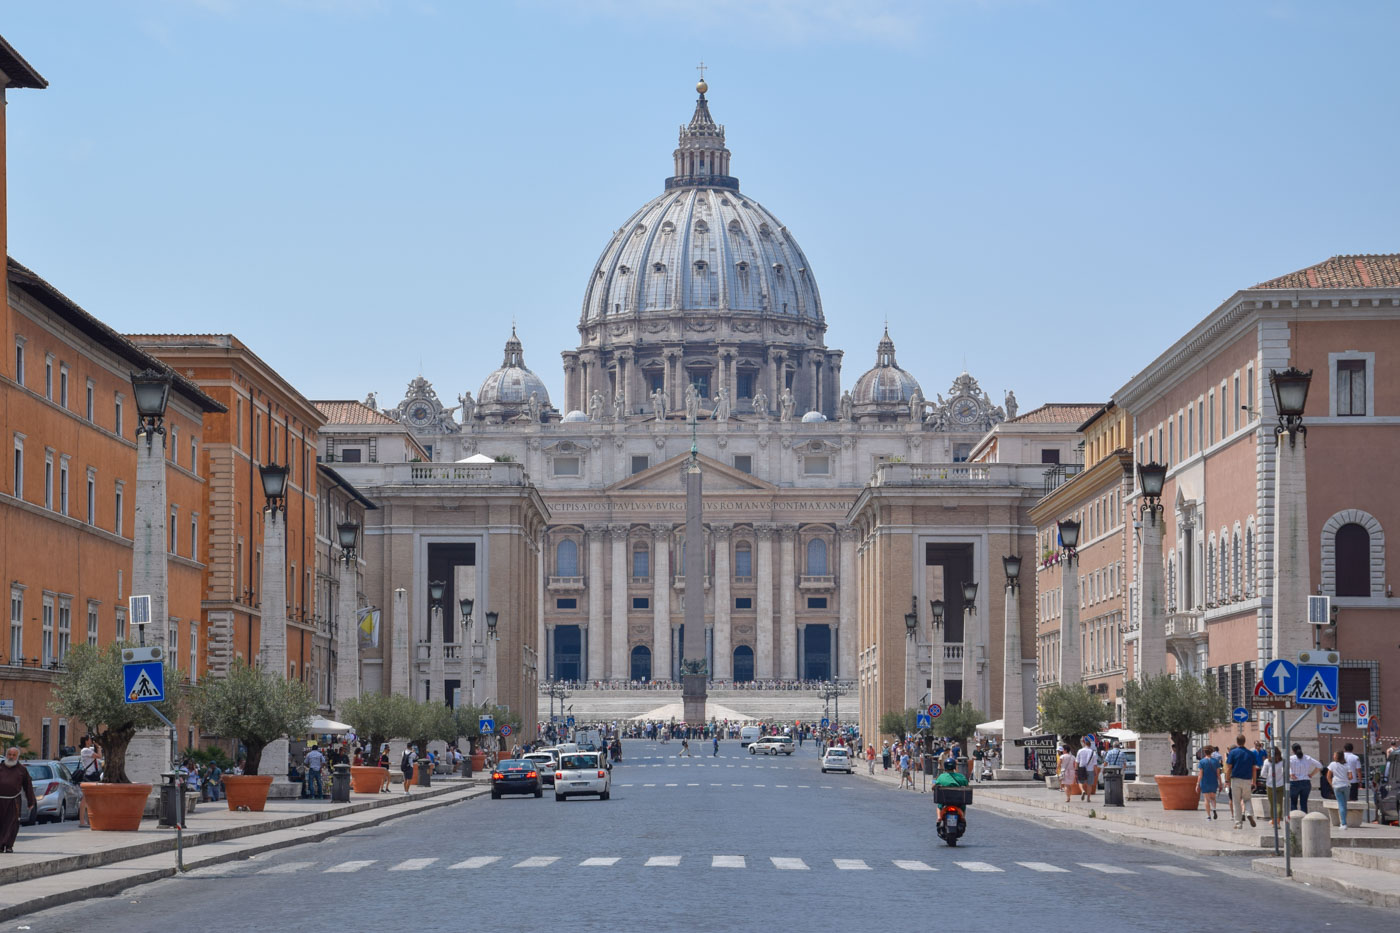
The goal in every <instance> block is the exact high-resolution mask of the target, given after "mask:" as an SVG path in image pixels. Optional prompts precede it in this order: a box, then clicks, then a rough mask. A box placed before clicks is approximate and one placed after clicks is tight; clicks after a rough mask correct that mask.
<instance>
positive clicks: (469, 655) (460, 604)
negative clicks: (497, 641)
mask: <svg viewBox="0 0 1400 933" xmlns="http://www.w3.org/2000/svg"><path fill="white" fill-rule="evenodd" d="M475 606H476V601H475V600H473V599H472V598H471V597H470V596H463V597H462V598H461V599H459V600H457V608H458V610H460V611H461V613H462V642H463V647H464V648H465V649H466V652H465V658H464V660H465V661H466V666H467V705H468V706H475V705H476V645H474V644H473V643H472V609H473V608H474V607H475Z"/></svg>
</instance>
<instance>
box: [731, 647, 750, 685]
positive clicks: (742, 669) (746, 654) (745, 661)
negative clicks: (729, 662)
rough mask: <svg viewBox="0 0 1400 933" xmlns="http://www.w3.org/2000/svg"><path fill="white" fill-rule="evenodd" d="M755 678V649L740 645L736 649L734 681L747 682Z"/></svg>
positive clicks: (737, 682)
mask: <svg viewBox="0 0 1400 933" xmlns="http://www.w3.org/2000/svg"><path fill="white" fill-rule="evenodd" d="M750 680H753V649H752V648H750V647H749V646H748V645H740V646H739V647H737V648H735V649H734V682H735V683H736V684H739V683H746V682H748V681H750Z"/></svg>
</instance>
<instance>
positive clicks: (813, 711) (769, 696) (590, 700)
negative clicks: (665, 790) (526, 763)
mask: <svg viewBox="0 0 1400 933" xmlns="http://www.w3.org/2000/svg"><path fill="white" fill-rule="evenodd" d="M568 694H569V696H568V699H566V700H564V701H563V706H565V707H572V708H573V716H574V719H575V720H576V721H577V722H580V723H584V722H612V721H613V720H623V719H632V718H634V717H637V716H643V715H646V714H648V713H652V712H653V711H654V710H658V709H661V708H662V707H666V706H673V705H674V706H679V705H680V703H681V690H680V688H679V687H675V688H670V689H655V690H652V689H645V688H642V689H623V690H609V689H597V688H587V689H579V690H569V691H568ZM538 702H539V715H540V719H542V720H547V719H548V718H549V710H550V698H549V694H547V693H541V694H540V695H539V700H538ZM706 703H707V705H708V707H709V708H710V709H711V713H710V715H711V716H716V715H718V716H719V718H724V717H723V716H722V715H719V714H718V712H716V711H715V708H716V707H723V708H725V709H729V710H733V711H734V712H735V713H737V714H739V716H741V717H747V718H753V719H758V720H762V721H764V722H797V721H799V720H800V721H802V722H812V723H816V722H820V721H821V718H822V713H823V711H824V710H827V709H828V705H827V701H826V700H824V699H822V696H821V693H820V692H819V691H817V690H812V689H801V690H736V689H734V688H732V687H729V688H712V689H711V690H710V692H709V694H708V695H707V697H706ZM559 708H560V701H559V700H557V699H556V700H555V701H554V709H555V712H556V714H557V713H558V711H559ZM858 713H859V709H858V707H857V705H856V698H855V695H854V693H851V694H847V695H845V696H842V697H841V721H842V722H845V723H854V722H855V721H856V717H857V715H858ZM833 715H834V712H833ZM667 718H669V717H667ZM676 718H677V719H679V718H681V717H680V716H679V715H677V716H676Z"/></svg>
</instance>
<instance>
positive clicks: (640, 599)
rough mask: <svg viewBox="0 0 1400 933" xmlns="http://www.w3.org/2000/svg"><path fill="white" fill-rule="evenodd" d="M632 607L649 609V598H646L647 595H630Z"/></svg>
mask: <svg viewBox="0 0 1400 933" xmlns="http://www.w3.org/2000/svg"><path fill="white" fill-rule="evenodd" d="M632 608H633V609H650V608H651V599H650V598H648V597H646V596H633V597H632Z"/></svg>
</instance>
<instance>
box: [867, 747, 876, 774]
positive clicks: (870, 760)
mask: <svg viewBox="0 0 1400 933" xmlns="http://www.w3.org/2000/svg"><path fill="white" fill-rule="evenodd" d="M865 764H866V766H867V767H868V768H869V769H870V773H871V774H874V773H875V746H874V745H867V746H865Z"/></svg>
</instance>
